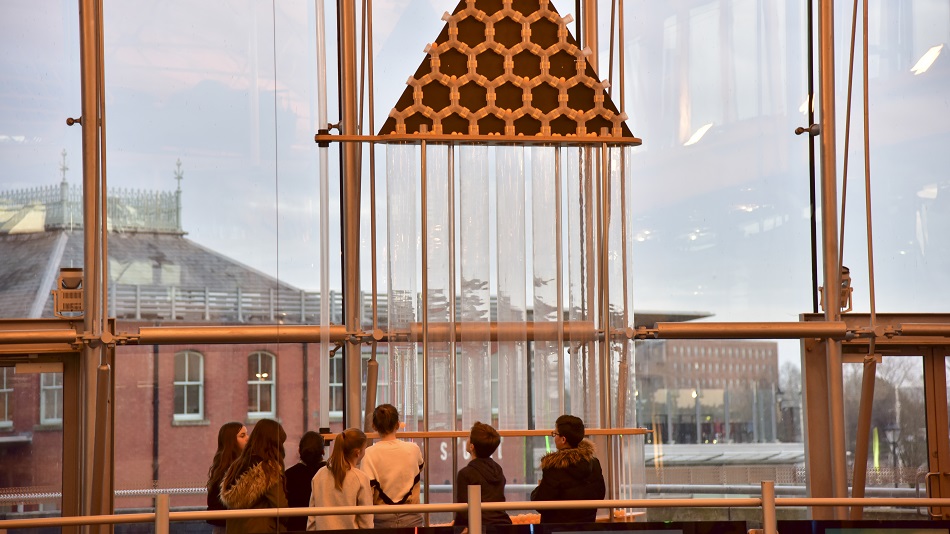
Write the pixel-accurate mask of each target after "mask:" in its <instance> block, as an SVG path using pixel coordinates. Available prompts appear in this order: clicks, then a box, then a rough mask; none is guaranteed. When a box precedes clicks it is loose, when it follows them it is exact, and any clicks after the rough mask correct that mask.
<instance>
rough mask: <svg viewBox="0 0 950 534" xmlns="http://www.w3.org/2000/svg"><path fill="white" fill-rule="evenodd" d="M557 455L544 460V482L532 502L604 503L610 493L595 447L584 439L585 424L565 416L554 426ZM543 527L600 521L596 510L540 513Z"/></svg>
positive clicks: (545, 511) (542, 466)
mask: <svg viewBox="0 0 950 534" xmlns="http://www.w3.org/2000/svg"><path fill="white" fill-rule="evenodd" d="M554 428H555V430H554V432H552V433H551V436H553V437H554V444H555V446H556V447H557V450H556V451H553V452H550V453H548V454H545V455H544V456H542V457H541V481H540V482H539V483H538V487H537V488H535V489H534V491H532V492H531V500H532V501H586V500H603V498H604V495H605V494H606V493H607V486H606V485H605V484H604V474H603V472H602V471H601V469H600V461H598V460H597V458H596V457H595V456H594V444H593V443H591V442H590V441H588V440H586V439H584V422H583V421H581V419H580V418H578V417H574V416H573V415H562V416H561V417H558V418H557V421H556V422H555V424H554ZM540 512H541V522H542V523H585V522H593V521H594V520H595V519H597V509H595V508H562V509H557V510H540Z"/></svg>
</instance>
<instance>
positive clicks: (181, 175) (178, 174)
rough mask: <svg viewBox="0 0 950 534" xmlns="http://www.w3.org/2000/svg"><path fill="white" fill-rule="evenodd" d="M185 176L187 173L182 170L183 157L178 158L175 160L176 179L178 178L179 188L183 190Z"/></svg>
mask: <svg viewBox="0 0 950 534" xmlns="http://www.w3.org/2000/svg"><path fill="white" fill-rule="evenodd" d="M184 177H185V173H183V172H181V158H178V160H177V161H175V180H178V190H179V191H181V179H182V178H184Z"/></svg>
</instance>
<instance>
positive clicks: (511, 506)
mask: <svg viewBox="0 0 950 534" xmlns="http://www.w3.org/2000/svg"><path fill="white" fill-rule="evenodd" d="M472 488H479V490H478V491H479V492H480V487H478V486H470V490H471V489H472ZM761 490H762V496H760V497H748V498H707V499H615V500H600V501H513V502H492V503H485V502H481V498H480V493H479V494H478V495H472V494H470V496H469V497H470V498H469V501H470V502H469V503H468V504H462V503H451V504H448V503H447V504H411V505H402V506H399V509H398V512H399V513H434V512H463V511H468V513H469V514H470V515H471V516H472V517H476V515H477V516H478V517H480V514H481V512H482V511H508V510H539V511H540V510H555V509H563V508H588V509H589V508H594V509H598V508H668V507H679V508H700V507H702V508H754V507H761V508H762V511H763V517H765V518H766V519H767V520H766V521H765V522H764V525H763V526H764V527H765V528H764V532H765V534H775V523H774V518H775V517H776V516H775V509H776V508H778V507H782V506H785V507H792V506H799V507H800V506H805V507H809V506H822V507H828V506H909V507H944V506H950V498H868V497H862V498H775V497H774V495H775V493H774V483H773V482H771V481H764V482H762V485H761ZM473 497H478V498H473ZM356 513H361V514H367V513H372V514H385V513H396V512H394V511H393V507H392V506H385V505H383V506H339V507H324V508H259V509H253V510H215V511H192V512H170V511H169V510H168V497H167V495H165V494H163V495H161V496H159V498H158V499H156V511H155V512H154V513H136V514H122V515H95V516H76V517H49V518H36V519H7V520H0V531H3V530H8V529H12V528H35V527H62V526H76V525H104V524H120V523H144V522H155V525H156V532H168V522H170V521H205V520H208V519H228V518H236V517H274V516H280V517H300V516H311V515H313V516H317V515H340V514H356Z"/></svg>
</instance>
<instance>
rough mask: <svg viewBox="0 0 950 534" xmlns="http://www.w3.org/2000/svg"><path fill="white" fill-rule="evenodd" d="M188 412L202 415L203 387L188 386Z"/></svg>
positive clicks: (186, 396) (186, 390) (186, 389)
mask: <svg viewBox="0 0 950 534" xmlns="http://www.w3.org/2000/svg"><path fill="white" fill-rule="evenodd" d="M184 389H185V399H186V411H185V413H188V414H199V413H201V386H186V387H185V388H184Z"/></svg>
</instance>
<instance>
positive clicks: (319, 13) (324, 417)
mask: <svg viewBox="0 0 950 534" xmlns="http://www.w3.org/2000/svg"><path fill="white" fill-rule="evenodd" d="M315 4H316V19H317V20H316V29H317V94H318V96H317V126H318V129H320V128H325V127H326V125H327V42H326V26H325V22H326V18H325V15H324V12H323V1H322V0H316V2H315ZM329 156H330V153H329V147H326V146H324V147H320V148H319V149H318V157H319V159H320V366H319V368H320V369H330V171H329V166H328V159H327V158H329ZM319 375H320V408H319V409H320V427H321V428H329V427H330V373H328V372H324V373H319Z"/></svg>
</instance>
